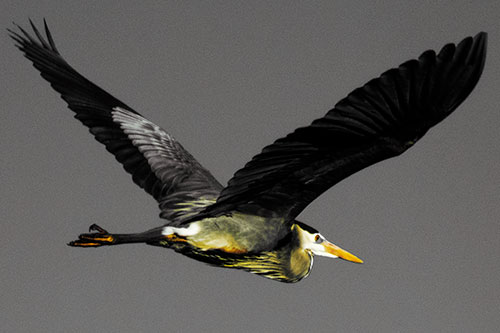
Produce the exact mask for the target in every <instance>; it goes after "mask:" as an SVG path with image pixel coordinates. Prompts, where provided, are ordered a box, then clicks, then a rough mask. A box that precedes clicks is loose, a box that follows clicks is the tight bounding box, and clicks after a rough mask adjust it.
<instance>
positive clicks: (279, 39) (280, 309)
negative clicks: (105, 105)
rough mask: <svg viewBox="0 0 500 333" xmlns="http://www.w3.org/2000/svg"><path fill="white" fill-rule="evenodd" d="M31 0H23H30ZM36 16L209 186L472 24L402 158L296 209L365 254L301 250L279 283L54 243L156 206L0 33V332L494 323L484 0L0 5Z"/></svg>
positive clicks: (498, 45)
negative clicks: (465, 60) (469, 83)
mask: <svg viewBox="0 0 500 333" xmlns="http://www.w3.org/2000/svg"><path fill="white" fill-rule="evenodd" d="M35 3H36V4H35ZM0 7H1V8H0V22H1V24H0V27H2V29H3V28H7V27H12V25H11V21H12V20H14V21H16V22H18V23H19V24H22V25H23V26H25V27H26V26H27V18H28V17H31V18H33V19H34V20H35V21H36V23H37V24H40V23H41V19H42V18H43V17H46V18H47V20H48V22H49V24H50V27H51V29H52V32H53V35H54V38H55V40H56V43H57V45H58V46H59V50H60V51H61V52H62V54H63V55H64V56H65V58H66V59H67V60H68V62H69V63H70V64H72V65H73V66H74V67H75V68H76V69H77V70H79V71H80V72H81V73H82V74H83V75H85V76H87V77H88V78H89V79H91V80H92V81H94V82H96V83H97V84H99V85H100V86H102V87H103V88H105V89H107V90H108V91H109V92H111V93H112V94H113V95H115V96H116V97H118V98H120V99H122V100H124V101H125V102H126V103H127V104H129V105H131V106H133V107H134V108H136V110H139V111H140V112H141V113H142V114H143V115H145V116H146V117H148V118H149V119H150V120H152V121H154V122H155V123H157V124H159V125H161V126H162V127H164V128H165V129H167V130H168V131H169V132H171V133H172V134H173V135H174V136H175V137H176V138H177V139H178V140H179V141H181V142H182V143H183V145H184V146H185V147H186V148H187V149H188V150H190V151H191V152H192V153H193V155H194V156H196V157H197V158H198V159H199V160H200V161H201V163H203V164H204V165H205V166H206V167H207V168H208V169H210V170H212V171H213V173H214V175H215V176H216V177H217V178H218V179H220V180H221V181H222V182H223V183H225V182H226V181H227V180H228V179H229V178H230V177H231V175H232V174H233V172H234V171H235V170H237V169H238V168H240V167H241V166H242V165H243V164H244V163H245V162H246V161H248V160H249V159H250V158H251V156H253V155H254V154H256V153H257V152H259V151H260V149H261V148H262V147H263V146H264V145H266V144H268V143H270V142H272V141H273V140H275V139H276V138H278V137H281V136H283V135H285V134H287V133H288V132H290V131H291V130H293V129H294V128H296V127H299V126H304V125H307V124H309V123H310V122H311V121H312V120H313V119H315V118H318V117H321V116H323V115H324V114H325V113H326V111H327V110H328V109H329V108H331V107H332V106H333V105H334V104H335V102H337V101H338V100H339V99H341V98H342V97H344V96H345V95H346V94H347V93H349V92H350V91H351V90H352V89H354V88H356V87H358V86H360V85H362V84H364V83H365V82H366V81H368V80H369V79H371V78H373V77H375V76H378V75H379V74H380V73H381V72H383V71H384V70H386V69H389V68H391V67H393V66H396V65H398V64H400V63H401V62H403V61H405V60H407V59H410V58H413V57H416V56H418V55H419V54H420V53H421V52H423V51H424V50H426V49H429V48H433V49H439V48H441V46H442V45H444V44H445V43H447V42H458V41H459V40H461V39H462V38H463V37H465V36H468V35H473V34H476V33H477V32H478V31H481V30H485V31H487V32H489V33H490V35H489V43H490V44H489V50H488V59H487V63H486V68H485V71H484V74H483V77H482V79H481V80H480V82H479V84H478V86H477V87H476V89H475V91H473V93H472V95H471V96H470V97H469V98H468V99H467V100H466V101H465V103H463V105H462V106H461V107H460V108H459V109H458V110H457V112H456V113H454V114H453V115H452V116H451V117H449V118H448V119H446V121H444V123H442V124H440V125H439V126H438V127H436V128H434V129H433V130H431V131H430V132H429V133H428V135H427V136H425V137H424V138H423V139H422V140H421V141H420V142H419V143H418V144H417V145H416V146H415V147H414V148H412V149H411V150H410V151H408V152H407V153H406V154H404V155H403V156H401V157H399V158H396V159H391V160H389V161H385V162H382V163H379V164H377V165H375V166H373V167H371V168H369V169H367V170H364V171H362V172H360V173H358V174H356V175H355V176H353V177H350V178H349V179H347V180H345V181H343V182H342V183H340V184H338V185H337V186H336V187H335V188H333V189H332V190H330V191H328V192H327V193H325V194H324V195H323V196H321V197H320V198H319V199H318V200H316V201H315V202H314V203H313V204H312V205H310V206H309V207H308V208H307V209H306V210H305V211H304V212H303V213H302V214H301V215H300V217H299V218H300V219H301V220H303V221H305V222H307V223H309V224H311V225H313V226H315V227H316V228H318V229H319V230H320V231H321V232H322V233H323V234H324V235H325V236H326V237H327V238H328V239H330V240H332V241H333V242H335V243H337V244H338V245H340V246H342V247H344V248H346V249H348V250H350V251H352V252H353V253H355V254H356V255H359V256H360V257H361V258H362V259H364V260H365V264H364V265H354V264H351V263H348V262H344V261H340V260H330V259H326V258H316V263H315V266H314V269H313V271H312V274H311V275H310V277H308V278H307V279H305V280H303V281H302V282H300V283H299V284H293V285H287V284H282V283H278V282H274V281H270V280H266V279H263V278H260V277H256V276H253V275H251V274H248V273H244V272H240V271H235V270H226V269H217V268H212V267H209V266H206V265H204V264H202V263H199V262H196V261H194V260H191V259H188V258H186V257H182V256H180V255H178V254H176V253H174V252H173V251H168V250H163V249H159V248H153V247H148V246H143V245H129V246H119V247H110V248H100V249H72V248H69V247H67V246H66V242H68V241H70V240H73V239H74V238H75V237H76V236H77V235H78V234H79V233H82V232H85V231H86V229H87V227H88V226H89V225H90V224H91V223H94V222H95V223H98V224H100V225H101V226H103V227H105V228H107V229H108V230H110V231H111V232H135V231H142V230H145V229H148V228H151V227H154V226H157V225H159V224H160V223H161V222H162V221H160V220H159V219H158V209H157V206H156V203H155V202H154V200H152V199H151V198H150V197H149V196H148V195H147V194H145V193H144V192H143V191H142V190H141V189H139V188H138V187H136V185H134V184H133V183H132V181H131V179H130V177H129V176H128V175H127V174H126V173H125V172H124V171H123V170H122V169H121V166H120V165H119V164H118V163H116V162H115V161H114V159H113V158H112V156H110V155H109V154H108V153H107V152H106V151H105V150H104V149H103V147H101V146H100V145H99V144H98V143H97V142H95V141H94V140H93V139H92V138H91V136H90V135H89V134H88V133H87V130H86V129H85V128H84V127H83V126H81V125H80V124H79V123H78V122H77V121H75V120H73V119H72V113H71V112H70V111H68V110H67V109H66V107H65V103H64V102H63V101H62V100H61V99H60V98H59V97H58V95H57V94H56V93H55V92H53V90H52V89H51V88H50V86H49V85H48V84H47V83H46V82H45V81H44V80H42V79H41V78H40V77H39V75H38V73H37V72H36V71H35V70H34V69H33V68H32V67H31V65H30V63H29V62H28V61H27V60H26V59H23V57H22V56H21V54H20V53H19V52H18V51H17V49H15V48H14V47H13V45H12V44H13V43H12V41H11V40H10V39H9V38H8V37H7V36H6V33H5V31H4V32H2V34H1V37H0V43H1V50H2V51H1V55H2V56H1V57H2V60H1V64H0V65H1V73H2V75H1V79H0V80H1V82H2V84H1V87H2V89H1V92H0V94H1V96H0V99H1V101H2V111H1V116H0V117H1V121H0V126H1V132H0V133H1V140H0V145H1V152H2V154H1V156H2V161H1V165H2V167H1V170H2V171H1V186H0V191H1V193H0V200H1V205H0V208H1V220H2V221H1V226H0V228H1V230H0V232H1V239H0V260H1V261H0V264H1V276H0V277H1V288H0V293H1V297H0V302H1V303H0V331H2V332H27V331H36V332H69V331H72V332H84V331H85V332H86V331H89V330H96V331H102V332H104V331H106V332H118V331H122V332H133V331H143V332H147V331H150V332H154V331H167V332H180V331H184V332H188V331H189V332H196V331H203V332H215V331H220V332H236V331H239V332H251V331H260V332H303V331H306V330H309V331H317V332H326V331H330V332H331V331H335V332H348V331H363V332H438V331H439V332H491V331H495V330H497V329H498V327H499V326H500V315H499V314H500V288H499V287H500V261H499V254H500V227H499V218H500V207H499V197H500V189H499V188H500V174H499V167H498V166H499V164H500V145H499V141H500V131H499V126H500V110H499V101H500V98H499V95H500V94H499V90H498V87H499V86H500V81H499V78H500V71H499V68H500V63H499V58H500V41H499V33H500V23H499V18H500V5H499V4H498V2H497V1H491V2H488V1H481V2H476V3H474V2H472V1H466V2H457V1H441V2H439V4H432V3H427V2H426V3H420V2H412V3H401V2H399V1H397V2H392V3H391V2H383V3H375V2H354V3H351V2H350V1H345V2H314V3H309V2H302V3H291V2H288V1H287V2H276V1H273V2H269V3H265V2H246V1H245V2H163V1H162V2H160V1H158V2H143V1H120V2H119V4H117V3H111V2H106V3H103V2H101V1H61V2H52V1H32V2H27V3H24V2H22V1H18V0H16V1H11V0H8V1H6V0H3V1H2V4H1V5H0Z"/></svg>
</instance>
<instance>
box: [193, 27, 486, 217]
mask: <svg viewBox="0 0 500 333" xmlns="http://www.w3.org/2000/svg"><path fill="white" fill-rule="evenodd" d="M486 40H487V35H486V33H484V32H481V33H479V34H478V35H476V36H475V37H474V38H471V37H468V38H465V39H464V40H463V41H462V42H460V43H459V44H458V45H457V46H455V45H454V44H447V45H445V46H444V47H443V49H442V50H441V51H440V52H439V54H438V55H436V53H435V52H434V51H431V50H430V51H426V52H424V53H423V54H422V55H421V56H420V57H419V58H418V60H410V61H407V62H405V63H403V64H402V65H400V66H399V67H398V68H395V69H391V70H389V71H387V72H385V73H383V74H382V75H381V76H380V77H379V78H376V79H373V80H371V81H370V82H368V83H367V84H366V85H364V86H363V87H361V88H358V89H356V90H354V91H353V92H352V93H350V94H349V95H348V96H347V97H346V98H344V99H343V100H341V101H340V102H339V103H338V104H337V105H336V106H335V107H334V108H333V109H332V110H330V111H329V112H328V113H327V114H326V116H325V117H323V118H321V119H317V120H315V121H313V123H312V124H311V125H310V126H308V127H302V128H299V129H297V130H295V131H294V132H293V133H291V134H289V135H288V136H286V137H284V138H281V139H279V140H277V141H276V142H274V143H273V144H271V145H269V146H267V147H265V148H264V149H263V150H262V152H261V153H260V154H258V155H256V156H255V157H254V158H253V159H252V160H251V161H250V162H249V163H247V164H246V165H245V167H243V168H242V169H240V170H239V171H237V172H236V174H235V175H234V176H233V178H232V179H231V180H230V181H229V183H228V186H227V187H226V188H225V189H224V190H223V191H222V192H221V195H220V197H219V198H218V199H217V202H216V203H215V204H214V205H212V206H209V207H207V209H206V210H205V211H204V212H202V213H201V214H203V215H209V216H210V215H212V216H215V215H220V214H224V213H227V212H231V211H234V210H237V211H240V212H245V213H249V214H256V215H260V216H277V215H279V216H282V217H285V220H286V221H290V220H292V219H293V218H295V217H296V216H297V215H298V214H299V213H300V212H301V211H302V210H303V209H304V208H305V207H306V206H307V205H308V204H309V203H310V202H311V201H313V200H314V199H315V198H317V197H318V196H319V195H320V194H321V193H323V192H324V191H326V190H327V189H329V188H330V187H331V186H333V185H334V184H336V183H338V182H339V181H341V180H342V179H344V178H346V177H348V176H350V175H351V174H353V173H355V172H357V171H359V170H361V169H363V168H365V167H367V166H369V165H372V164H374V163H376V162H379V161H381V160H384V159H387V158H389V157H392V156H396V155H399V154H401V153H403V152H404V151H405V150H407V149H408V148H409V147H411V146H412V145H413V144H414V143H415V142H416V141H417V140H418V139H420V138H421V137H422V136H423V135H424V134H425V133H426V132H427V130H429V129H430V128H431V127H432V126H434V125H436V124H437V123H439V122H440V121H441V120H443V119H444V118H446V117H447V116H448V115H449V114H450V113H451V112H452V111H454V110H455V109H456V108H457V107H458V105H459V104H460V103H461V102H462V101H463V100H464V99H465V98H466V97H467V96H468V95H469V94H470V92H471V91H472V89H473V88H474V86H475V85H476V83H477V82H478V80H479V77H480V76H481V73H482V70H483V67H484V62H485V57H486Z"/></svg>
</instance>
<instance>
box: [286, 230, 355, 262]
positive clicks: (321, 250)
mask: <svg viewBox="0 0 500 333" xmlns="http://www.w3.org/2000/svg"><path fill="white" fill-rule="evenodd" d="M293 230H294V231H295V233H296V235H297V239H298V240H299V244H300V247H301V248H302V249H303V250H305V251H308V252H310V253H312V254H315V255H318V256H323V257H329V258H341V259H344V260H347V261H352V262H355V263H359V264H362V263H363V260H361V259H359V258H358V257H356V256H355V255H353V254H351V253H349V252H347V251H346V250H343V249H341V248H340V247H338V246H337V245H335V244H332V243H330V242H329V241H327V240H326V238H325V237H323V235H321V234H320V233H319V232H318V231H317V230H316V229H314V228H313V227H310V226H308V225H307V224H304V223H302V222H298V221H295V224H294V226H293Z"/></svg>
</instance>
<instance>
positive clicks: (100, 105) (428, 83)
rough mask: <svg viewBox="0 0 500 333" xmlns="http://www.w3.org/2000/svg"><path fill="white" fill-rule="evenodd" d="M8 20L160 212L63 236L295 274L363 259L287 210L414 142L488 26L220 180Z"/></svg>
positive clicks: (453, 103)
mask: <svg viewBox="0 0 500 333" xmlns="http://www.w3.org/2000/svg"><path fill="white" fill-rule="evenodd" d="M30 23H31V26H32V28H33V32H34V33H35V35H36V38H34V37H32V36H31V35H30V34H29V33H27V32H26V31H25V30H24V29H22V28H21V27H19V26H18V28H19V29H20V33H17V32H14V31H12V30H9V32H10V33H11V37H12V38H13V39H14V40H15V41H16V43H17V47H18V48H19V49H20V50H21V51H22V52H23V53H24V55H25V56H26V57H27V58H28V59H29V60H31V61H32V62H33V65H34V66H35V68H37V69H38V70H39V71H40V73H41V75H42V77H43V78H45V79H46V80H47V81H49V82H50V84H51V85H52V87H53V88H54V89H55V90H56V91H57V92H59V93H60V94H61V97H62V98H63V99H64V100H65V101H66V102H67V103H68V107H69V108H70V109H71V110H72V111H74V112H75V118H76V119H78V120H79V121H80V122H82V123H83V125H85V126H87V127H88V128H89V131H90V133H91V134H92V135H93V136H94V137H95V139H96V140H97V141H99V142H100V143H102V144H103V145H104V146H105V147H106V149H107V150H108V151H109V152H110V153H111V154H113V155H114V156H115V158H116V160H117V161H118V162H119V163H121V164H122V166H123V168H124V169H125V171H126V172H128V173H129V174H130V175H131V176H132V180H133V181H134V182H135V183H136V184H137V185H138V186H140V187H141V188H143V189H144V190H145V191H146V192H147V193H148V194H150V195H151V196H152V197H153V198H154V199H155V200H156V201H157V202H158V204H159V208H160V211H161V213H160V217H161V218H162V219H164V221H165V223H164V225H163V226H161V227H156V228H153V229H150V230H148V231H145V232H141V233H132V234H116V233H109V232H107V231H106V230H105V229H103V228H101V227H99V226H97V225H92V226H91V227H90V230H89V233H84V234H81V235H80V236H79V237H78V239H77V240H75V241H72V242H70V243H69V245H70V246H73V247H101V246H111V245H118V244H127V243H146V244H148V245H153V246H159V247H166V248H171V249H173V250H175V251H176V252H179V253H181V254H184V255H186V256H188V257H191V258H193V259H196V260H199V261H202V262H205V263H208V264H211V265H214V266H219V267H227V268H236V269H242V270H246V271H249V272H252V273H255V274H258V275H262V276H264V277H267V278H270V279H274V280H278V281H282V282H297V281H300V280H301V279H303V278H304V277H306V276H307V275H308V274H309V273H310V271H311V268H312V264H313V257H314V256H315V255H320V256H325V257H330V258H342V259H345V260H348V261H351V262H355V263H362V261H361V259H359V258H357V257H356V256H354V255H352V254H351V253H349V252H347V251H345V250H343V249H341V248H340V247H338V246H336V245H334V244H332V243H330V242H329V241H327V240H326V239H325V237H324V236H322V235H321V234H320V233H319V232H318V231H317V230H316V229H314V228H312V227H311V226H309V225H307V224H305V223H302V222H299V221H297V220H296V217H297V216H298V215H299V214H300V212H302V210H304V209H305V208H306V207H307V205H309V203H311V202H312V201H313V200H314V199H315V198H317V197H318V196H319V195H321V194H322V193H323V192H324V191H326V190H327V189H329V188H330V187H332V186H333V185H335V184H336V183H338V182H339V181H341V180H342V179H344V178H346V177H348V176H350V175H352V174H354V173H355V172H357V171H359V170H361V169H363V168H366V167H368V166H370V165H372V164H374V163H377V162H379V161H382V160H384V159H387V158H390V157H394V156H397V155H399V154H401V153H403V152H405V151H406V150H407V149H408V148H410V147H411V146H413V145H414V144H415V143H416V142H417V141H418V140H419V139H420V138H421V137H422V136H423V135H424V134H425V133H426V132H427V131H428V130H429V129H430V128H431V127H433V126H434V125H436V124H437V123H439V122H440V121H442V120H443V119H444V118H446V117H447V116H448V115H450V114H451V113H452V112H453V111H454V110H455V109H456V108H457V107H458V106H459V105H460V103H462V102H463V101H464V99H465V98H466V97H467V96H468V95H469V94H470V93H471V91H472V90H473V88H474V87H475V85H476V83H477V82H478V80H479V78H480V76H481V73H482V71H483V67H484V63H485V57H486V39H487V38H486V33H483V32H482V33H479V34H477V35H476V36H475V37H467V38H465V39H464V40H463V41H461V42H460V43H459V44H457V45H455V44H447V45H445V46H444V47H443V48H442V49H441V51H440V52H439V53H438V54H436V53H435V52H434V51H426V52H424V53H422V55H421V56H420V57H419V58H418V59H414V60H410V61H407V62H405V63H403V64H401V65H400V66H399V67H397V68H394V69H391V70H389V71H386V72H384V73H383V74H382V75H381V76H380V77H378V78H375V79H373V80H371V81H369V82H368V83H367V84H365V85H364V86H362V87H361V88H358V89H356V90H354V91H353V92H352V93H350V94H349V95H348V96H347V97H346V98H344V99H342V100H341V101H340V102H338V103H337V104H336V105H335V107H334V108H333V109H331V110H330V111H328V113H327V114H326V115H325V116H324V117H322V118H319V119H316V120H314V121H313V122H312V123H311V124H310V125H309V126H306V127H301V128H298V129H296V130H295V131H294V132H292V133H290V134H289V135H287V136H286V137H283V138H281V139H278V140H276V141H275V142H274V143H272V144H270V145H268V146H266V147H264V149H263V150H262V152H261V153H259V154H257V155H256V156H254V157H253V158H252V160H251V161H249V162H248V163H247V164H246V165H245V166H244V167H243V168H242V169H240V170H238V171H237V172H236V173H235V174H234V176H233V177H232V178H231V179H230V180H229V182H228V184H227V186H225V187H224V186H222V185H221V184H220V183H219V182H218V181H217V180H216V179H215V178H214V177H213V176H212V175H211V174H210V172H209V171H208V170H206V169H205V168H204V167H203V166H201V164H200V163H199V162H198V161H196V159H195V158H194V157H193V156H192V155H191V154H190V153H189V152H187V151H186V150H185V149H184V148H183V147H182V145H181V144H180V143H179V142H178V141H177V140H175V139H174V138H173V137H172V136H171V135H170V134H168V133H167V132H166V131H165V130H163V129H162V128H161V127H159V126H158V125H156V124H154V123H152V122H151V121H149V120H147V119H146V118H144V117H143V116H142V115H140V114H139V113H138V112H136V111H135V110H134V109H132V108H131V107H129V106H128V105H126V104H124V103H123V102H121V101H120V100H118V99H116V98H115V97H113V96H111V95H110V94H109V93H107V92H106V91H104V90H103V89H101V88H99V87H98V86H97V85H95V84H93V83H92V82H90V81H89V80H87V79H86V78H85V77H83V76H82V75H81V74H79V73H78V72H77V71H76V70H74V69H73V68H72V67H71V66H70V65H69V64H68V63H67V62H66V61H65V60H64V59H63V58H62V56H61V55H60V53H59V51H58V50H57V48H56V46H55V43H54V41H53V39H52V35H51V33H50V31H49V29H48V27H47V24H46V23H45V22H44V28H45V35H46V37H45V38H44V37H43V36H42V34H41V33H40V32H39V31H38V29H37V28H36V27H35V26H34V24H33V23H32V22H31V21H30Z"/></svg>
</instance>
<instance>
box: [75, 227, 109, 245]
mask: <svg viewBox="0 0 500 333" xmlns="http://www.w3.org/2000/svg"><path fill="white" fill-rule="evenodd" d="M89 231H90V233H88V234H81V235H80V236H78V240H75V241H72V242H69V243H68V245H69V246H73V247H99V246H103V245H113V244H114V243H115V241H116V239H115V238H114V237H113V235H111V234H109V233H108V232H107V231H106V230H105V229H103V228H101V227H100V226H98V225H97V224H92V225H91V226H90V227H89ZM93 231H96V232H93Z"/></svg>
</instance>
